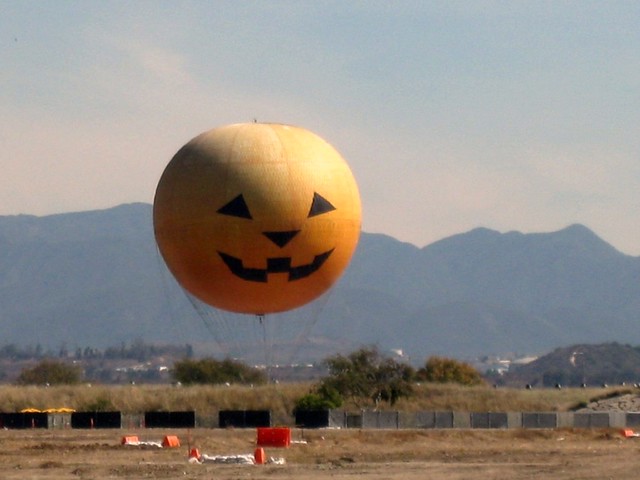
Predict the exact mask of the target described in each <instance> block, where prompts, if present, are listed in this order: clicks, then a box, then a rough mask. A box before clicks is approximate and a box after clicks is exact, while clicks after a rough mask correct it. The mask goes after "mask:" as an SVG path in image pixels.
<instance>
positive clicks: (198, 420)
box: [0, 410, 640, 430]
mask: <svg viewBox="0 0 640 480" xmlns="http://www.w3.org/2000/svg"><path fill="white" fill-rule="evenodd" d="M220 413H223V416H224V414H226V415H229V414H232V415H230V416H231V417H233V418H229V417H227V418H226V419H223V420H222V422H221V421H220V418H218V417H214V416H211V415H210V416H197V417H194V416H193V414H191V413H190V417H189V422H188V425H187V423H185V422H181V423H180V426H176V427H175V428H191V426H192V425H193V424H194V423H195V426H196V427H200V428H225V426H227V427H229V426H233V427H236V428H238V427H240V428H255V427H256V426H270V425H267V424H270V412H269V411H268V410H264V411H263V410H260V411H244V410H242V411H231V412H230V411H225V412H220ZM234 414H235V415H234ZM118 415H121V414H120V412H92V413H87V412H79V413H74V414H59V413H2V412H0V428H7V429H19V428H21V429H28V428H48V429H59V428H125V429H138V428H146V427H147V425H145V416H144V414H142V413H140V414H124V415H121V420H120V417H118ZM86 416H89V417H90V419H89V420H87V419H86V418H84V417H86ZM80 417H82V418H80ZM116 417H117V418H116ZM236 417H237V418H236ZM321 417H322V421H319V422H309V424H304V423H303V424H296V426H299V427H301V428H350V429H354V428H355V429H450V428H457V429H471V428H474V429H514V428H525V429H553V428H620V429H623V428H631V429H638V430H640V412H620V411H610V412H451V411H420V412H399V411H371V410H361V411H358V412H348V411H344V410H328V411H324V412H323V414H322V416H321ZM91 419H93V422H91ZM114 419H115V420H114ZM80 420H85V421H84V422H82V421H80ZM230 420H233V421H230ZM257 423H262V424H265V425H256V424H257ZM283 425H286V424H283ZM163 428H164V427H163ZM166 428H173V427H170V426H169V425H166Z"/></svg>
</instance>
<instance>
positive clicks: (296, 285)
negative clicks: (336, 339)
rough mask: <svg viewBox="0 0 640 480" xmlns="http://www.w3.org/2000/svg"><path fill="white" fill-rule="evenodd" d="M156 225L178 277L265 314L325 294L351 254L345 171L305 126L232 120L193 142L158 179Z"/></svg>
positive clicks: (354, 193) (353, 199)
mask: <svg viewBox="0 0 640 480" xmlns="http://www.w3.org/2000/svg"><path fill="white" fill-rule="evenodd" d="M154 229H155V234H156V240H157V242H158V246H159V248H160V251H161V253H162V255H163V257H164V259H165V261H166V263H167V265H168V266H169V269H170V270H171V271H172V273H173V274H174V276H175V277H176V279H177V280H178V282H180V284H181V285H182V286H183V287H184V288H185V289H187V290H188V291H189V292H190V293H192V294H193V295H195V296H196V297H198V298H200V299H201V300H203V301H205V302H207V303H209V304H211V305H213V306H216V307H219V308H222V309H225V310H230V311H234V312H242V313H254V314H264V313H272V312H279V311H284V310H289V309H291V308H295V307H298V306H301V305H303V304H305V303H307V302H309V301H311V300H313V299H314V298H316V297H318V296H319V295H321V294H322V293H323V292H324V291H326V290H327V289H328V288H329V287H330V286H331V285H332V284H333V283H334V282H335V281H336V280H337V279H338V277H339V276H340V274H341V273H342V271H343V270H344V268H345V267H346V266H347V264H348V263H349V260H350V259H351V256H352V254H353V251H354V250H355V247H356V244H357V241H358V236H359V232H360V199H359V196H358V190H357V186H356V183H355V181H354V179H353V176H352V175H351V172H350V170H349V167H348V166H347V164H346V162H345V161H344V160H343V159H342V157H341V156H340V155H339V154H338V153H337V152H336V151H335V149H333V148H332V147H331V146H330V145H329V144H327V143H326V142H325V141H324V140H322V139H321V138H319V137H318V136H316V135H314V134H312V133H311V132H308V131H307V130H304V129H300V128H296V127H290V126H286V125H274V124H239V125H230V126H227V127H222V128H218V129H214V130H211V131H209V132H206V133H204V134H202V135H200V136H198V137H196V138H194V139H193V140H191V141H190V142H189V143H187V144H186V145H185V146H184V147H183V148H182V149H181V150H180V151H179V152H178V153H177V154H176V155H175V156H174V158H173V159H172V160H171V162H170V163H169V165H168V166H167V168H166V169H165V172H164V173H163V175H162V178H161V180H160V182H159V184H158V188H157V191H156V197H155V201H154Z"/></svg>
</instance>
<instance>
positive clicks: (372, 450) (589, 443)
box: [0, 429, 640, 480]
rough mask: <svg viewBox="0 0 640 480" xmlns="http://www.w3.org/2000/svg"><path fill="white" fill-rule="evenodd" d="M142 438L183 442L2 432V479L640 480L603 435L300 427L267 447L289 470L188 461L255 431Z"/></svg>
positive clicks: (631, 446)
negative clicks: (285, 443) (192, 451)
mask: <svg viewBox="0 0 640 480" xmlns="http://www.w3.org/2000/svg"><path fill="white" fill-rule="evenodd" d="M125 433H127V434H137V435H138V436H139V437H140V439H141V440H142V439H145V440H160V439H162V436H163V435H165V434H172V435H177V436H178V437H179V438H180V440H181V442H182V445H181V447H179V448H175V449H157V448H150V447H132V446H123V445H121V444H120V440H121V436H122V435H123V432H120V431H113V430H111V431H105V430H103V431H99V430H89V431H72V430H57V431H46V430H45V431H43V430H28V431H15V430H13V431H2V432H0V472H2V473H1V475H2V478H3V479H5V480H18V479H20V480H25V479H43V480H44V479H46V480H63V479H96V480H97V479H131V480H137V479H149V478H157V479H162V478H168V479H178V478H186V479H229V480H231V479H233V480H236V479H245V478H251V479H293V478H305V479H321V478H332V479H351V478H354V477H356V476H357V477H358V478H365V479H371V480H373V479H397V480H404V479H409V480H411V479H416V480H417V479H424V478H429V479H432V480H440V479H442V480H444V479H447V480H450V479H452V480H455V479H470V478H471V479H474V478H477V479H505V480H507V479H509V480H520V479H522V480H524V479H531V478H541V479H543V478H544V479H546V478H554V479H557V480H563V479H582V480H588V479H608V478H611V479H614V478H615V479H619V478H636V476H637V471H638V466H639V463H640V456H639V455H640V443H637V442H640V440H638V441H635V440H633V439H624V438H623V437H622V436H621V435H619V433H618V432H616V431H613V430H611V431H609V430H607V431H603V430H549V431H547V430H544V431H542V430H537V431H532V430H529V431H524V430H508V431H507V430H498V431H496V430H492V431H489V430H455V431H454V430H449V431H443V430H430V431H424V430H421V431H416V430H410V431H390V430H383V431H371V430H368V431H359V430H313V431H304V432H302V431H299V430H294V433H293V436H294V439H296V440H299V441H301V440H303V439H304V440H305V441H306V442H307V443H305V444H298V443H295V444H293V445H292V446H291V447H289V448H286V449H274V448H271V449H267V451H266V453H267V456H272V457H277V458H284V459H285V462H286V463H285V464H284V465H220V464H214V463H204V464H201V465H197V464H191V463H189V462H188V459H187V457H188V451H189V447H190V446H194V445H196V446H197V447H198V448H199V449H200V451H201V452H202V453H206V454H208V455H238V454H245V453H252V452H253V451H254V449H255V440H256V435H255V431H252V430H220V429H196V430H193V431H185V430H180V431H155V430H144V431H127V432H125Z"/></svg>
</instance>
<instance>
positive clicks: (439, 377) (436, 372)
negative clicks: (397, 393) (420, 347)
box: [416, 356, 483, 385]
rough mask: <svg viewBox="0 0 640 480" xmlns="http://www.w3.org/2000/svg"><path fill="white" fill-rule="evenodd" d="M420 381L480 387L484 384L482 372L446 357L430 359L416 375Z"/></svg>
mask: <svg viewBox="0 0 640 480" xmlns="http://www.w3.org/2000/svg"><path fill="white" fill-rule="evenodd" d="M416 378H417V379H418V380H423V381H427V382H437V383H459V384H461V385H478V384H481V383H482V382H483V380H482V376H481V375H480V372H478V371H477V370H476V369H475V368H473V367H472V366H471V365H469V364H468V363H465V362H460V361H458V360H454V359H452V358H446V357H437V356H433V357H429V358H428V359H427V361H426V363H425V366H424V367H423V368H421V369H420V370H418V372H417V374H416Z"/></svg>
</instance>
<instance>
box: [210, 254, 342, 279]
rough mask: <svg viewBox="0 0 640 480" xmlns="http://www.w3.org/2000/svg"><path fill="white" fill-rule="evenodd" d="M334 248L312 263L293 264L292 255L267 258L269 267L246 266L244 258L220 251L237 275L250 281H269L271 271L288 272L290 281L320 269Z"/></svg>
mask: <svg viewBox="0 0 640 480" xmlns="http://www.w3.org/2000/svg"><path fill="white" fill-rule="evenodd" d="M333 250H334V249H333V248H332V249H331V250H327V251H326V252H324V253H321V254H319V255H316V256H315V257H314V258H313V261H312V262H311V263H307V264H305V265H298V266H295V267H292V266H291V257H274V258H267V268H245V266H244V265H243V262H242V259H240V258H237V257H233V256H231V255H227V254H226V253H223V252H218V255H220V258H222V261H223V262H224V263H225V264H226V265H227V267H229V270H231V273H233V274H234V275H235V276H236V277H239V278H241V279H243V280H248V281H249V282H267V277H268V276H269V274H270V273H288V274H289V281H290V282H291V281H293V280H300V279H301V278H305V277H308V276H309V275H311V274H312V273H314V272H316V271H318V269H319V268H320V267H321V266H322V264H323V263H324V262H326V261H327V258H329V256H330V255H331V253H333Z"/></svg>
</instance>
